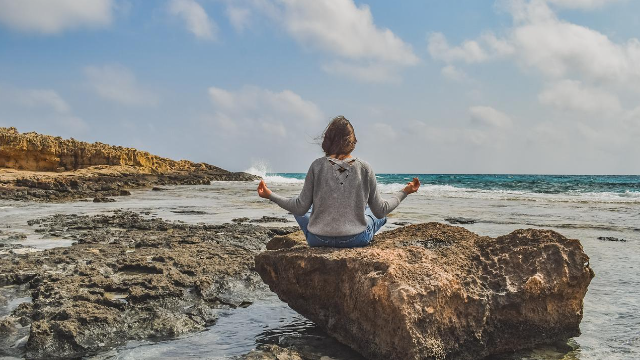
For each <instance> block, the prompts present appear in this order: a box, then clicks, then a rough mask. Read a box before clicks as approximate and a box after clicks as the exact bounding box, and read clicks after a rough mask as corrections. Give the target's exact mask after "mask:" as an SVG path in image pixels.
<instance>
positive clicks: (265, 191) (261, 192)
mask: <svg viewBox="0 0 640 360" xmlns="http://www.w3.org/2000/svg"><path fill="white" fill-rule="evenodd" d="M258 196H260V197H261V198H265V199H268V198H269V196H271V190H269V188H267V184H266V183H265V182H264V180H260V184H258Z"/></svg>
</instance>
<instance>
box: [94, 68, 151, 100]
mask: <svg viewBox="0 0 640 360" xmlns="http://www.w3.org/2000/svg"><path fill="white" fill-rule="evenodd" d="M84 74H85V76H86V77H87V80H88V82H89V85H90V86H91V87H92V88H93V90H94V91H95V92H96V93H97V94H98V95H99V96H100V97H102V98H104V99H107V100H110V101H114V102H117V103H120V104H124V105H149V106H151V105H156V104H157V103H158V97H157V96H156V95H155V94H154V93H153V92H151V91H149V90H147V89H145V88H144V87H142V86H140V84H138V81H137V80H136V77H135V75H134V74H133V72H131V70H129V69H127V68H126V67H124V66H120V65H104V66H87V67H85V68H84Z"/></svg>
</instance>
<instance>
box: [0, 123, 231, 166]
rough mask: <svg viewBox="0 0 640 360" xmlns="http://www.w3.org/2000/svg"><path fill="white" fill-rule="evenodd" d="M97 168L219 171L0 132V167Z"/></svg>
mask: <svg viewBox="0 0 640 360" xmlns="http://www.w3.org/2000/svg"><path fill="white" fill-rule="evenodd" d="M97 165H109V166H133V167H136V168H138V169H139V170H140V171H143V172H149V173H168V172H172V171H193V170H219V171H224V170H222V169H220V168H218V167H215V166H212V165H209V164H204V163H199V164H196V163H193V162H190V161H186V160H181V161H174V160H171V159H167V158H163V157H160V156H156V155H152V154H150V153H148V152H146V151H140V150H137V149H134V148H126V147H122V146H113V145H108V144H103V143H100V142H96V143H87V142H84V141H78V140H75V139H63V138H61V137H59V136H50V135H42V134H38V133H35V132H29V133H24V134H21V133H19V132H18V130H17V129H16V128H13V127H11V128H0V167H4V168H11V169H18V170H30V171H64V170H67V171H68V170H78V169H82V168H87V167H90V166H97Z"/></svg>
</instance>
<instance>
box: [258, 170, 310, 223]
mask: <svg viewBox="0 0 640 360" xmlns="http://www.w3.org/2000/svg"><path fill="white" fill-rule="evenodd" d="M269 200H271V201H273V202H274V203H276V204H278V206H280V207H281V208H283V209H285V210H287V211H290V212H291V213H292V214H293V215H298V216H302V215H304V214H306V213H307V211H309V208H311V204H313V164H311V167H309V171H307V176H306V177H305V178H304V185H303V186H302V191H301V192H300V195H298V196H296V197H292V198H286V197H283V196H280V195H278V194H276V193H274V192H273V191H272V192H271V196H269Z"/></svg>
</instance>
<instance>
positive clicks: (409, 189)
mask: <svg viewBox="0 0 640 360" xmlns="http://www.w3.org/2000/svg"><path fill="white" fill-rule="evenodd" d="M419 188H420V180H419V179H418V178H417V177H414V178H413V181H410V182H408V183H407V186H405V187H404V189H402V191H404V192H405V193H406V194H407V195H409V194H413V193H414V192H416V191H418V189H419Z"/></svg>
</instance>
